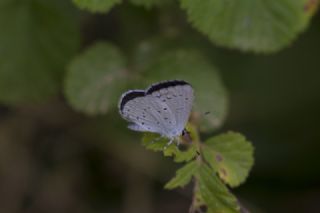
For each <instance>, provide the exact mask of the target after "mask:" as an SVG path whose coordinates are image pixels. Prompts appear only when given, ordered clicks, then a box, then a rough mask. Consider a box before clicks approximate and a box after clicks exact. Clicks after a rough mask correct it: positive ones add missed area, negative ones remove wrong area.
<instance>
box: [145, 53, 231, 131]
mask: <svg viewBox="0 0 320 213" xmlns="http://www.w3.org/2000/svg"><path fill="white" fill-rule="evenodd" d="M144 77H145V79H146V82H147V83H149V84H151V83H154V82H157V81H161V80H169V79H182V80H186V81H188V82H189V83H190V84H191V85H192V86H193V88H194V91H195V101H194V107H193V111H194V115H195V117H196V118H197V120H199V121H200V122H199V127H200V130H202V131H208V130H212V129H215V128H217V127H220V126H221V125H222V123H223V121H224V119H225V117H226V113H227V94H226V90H225V88H224V86H223V84H222V82H221V79H220V76H219V74H218V72H217V69H216V68H215V67H214V66H213V65H212V64H211V63H209V62H208V60H206V58H205V57H204V56H203V55H202V54H200V53H199V52H197V51H193V50H175V51H170V52H167V53H165V54H163V55H161V56H159V57H158V58H157V60H155V61H154V63H152V64H151V65H150V66H149V68H147V71H146V72H145V73H144Z"/></svg>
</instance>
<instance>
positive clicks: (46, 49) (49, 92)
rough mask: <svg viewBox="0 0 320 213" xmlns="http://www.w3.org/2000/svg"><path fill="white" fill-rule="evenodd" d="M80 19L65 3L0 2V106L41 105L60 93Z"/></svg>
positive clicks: (52, 0) (46, 0) (49, 0)
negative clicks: (40, 102)
mask: <svg viewBox="0 0 320 213" xmlns="http://www.w3.org/2000/svg"><path fill="white" fill-rule="evenodd" d="M76 20H77V18H76V15H75V11H74V10H73V9H72V8H71V5H69V4H68V3H66V1H63V0H59V1H56V0H32V1H13V0H4V1H1V3H0V28H1V29H3V30H2V33H1V35H0V54H1V57H0V101H1V102H2V103H6V104H11V105H13V104H19V103H26V102H27V103H31V102H39V101H41V100H45V99H48V98H49V97H51V96H53V95H55V94H57V93H58V91H59V90H60V86H61V85H60V81H61V79H62V76H63V70H64V66H65V65H66V64H67V63H68V62H69V60H70V58H71V57H72V56H73V55H74V54H75V51H76V49H77V47H78V44H79V31H78V29H77V25H78V24H77V22H76Z"/></svg>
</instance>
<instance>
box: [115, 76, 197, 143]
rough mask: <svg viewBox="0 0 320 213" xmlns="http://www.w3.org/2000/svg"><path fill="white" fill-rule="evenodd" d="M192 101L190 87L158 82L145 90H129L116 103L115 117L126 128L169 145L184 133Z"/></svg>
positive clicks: (179, 83)
mask: <svg viewBox="0 0 320 213" xmlns="http://www.w3.org/2000/svg"><path fill="white" fill-rule="evenodd" d="M193 100H194V91H193V88H192V86H191V85H190V84H189V83H188V82H186V81H183V80H170V81H162V82H158V83H155V84H152V85H151V86H149V87H148V88H147V89H146V90H129V91H127V92H125V93H124V94H123V95H122V96H121V98H120V101H119V113H120V115H121V116H122V117H123V118H124V119H125V120H127V121H129V123H130V124H129V125H128V128H129V129H132V130H135V131H141V132H152V133H158V134H160V135H161V136H162V137H165V138H168V139H169V140H170V141H169V143H168V144H171V143H172V142H173V141H174V140H175V139H176V138H178V137H179V136H180V135H184V134H185V133H186V130H185V126H186V124H187V122H188V120H189V116H190V113H191V110H192V104H193Z"/></svg>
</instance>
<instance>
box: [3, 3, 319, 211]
mask: <svg viewBox="0 0 320 213" xmlns="http://www.w3.org/2000/svg"><path fill="white" fill-rule="evenodd" d="M173 11H174V10H173ZM174 12H175V11H174ZM181 13H182V12H181ZM174 14H175V13H174ZM175 16H177V17H178V18H177V19H175V21H174V22H173V21H172V20H173V18H172V15H171V16H170V15H167V14H166V13H161V12H159V11H157V10H149V11H146V10H144V9H142V8H139V7H133V6H128V5H127V6H123V5H121V6H118V7H116V8H115V9H113V10H112V11H111V13H109V14H107V15H91V14H88V13H83V14H81V19H80V24H81V29H82V34H81V35H82V49H84V48H86V47H87V46H89V45H90V44H92V43H93V42H94V41H95V40H98V39H100V40H101V39H103V40H108V41H112V42H114V43H116V44H117V45H119V46H121V47H122V49H123V50H128V52H129V50H130V48H132V46H133V45H134V44H135V43H136V42H138V41H141V40H143V39H146V38H149V37H152V36H155V35H157V33H158V32H159V31H162V30H163V29H167V26H168V25H170V27H171V28H173V29H174V27H177V26H178V27H179V29H183V30H184V32H186V34H188V35H192V36H194V38H195V40H194V41H195V43H197V42H198V41H199V40H200V41H201V42H200V43H204V44H208V45H207V49H209V51H207V52H208V54H207V55H208V57H209V58H210V59H212V61H213V62H214V63H215V65H216V66H217V67H218V68H219V69H220V74H221V76H222V79H223V81H224V83H225V85H226V88H227V90H228V93H229V96H230V110H229V114H228V117H227V119H226V123H225V124H224V126H223V127H222V129H219V130H217V131H216V132H212V133H210V134H209V135H214V134H217V133H219V132H223V131H225V130H234V131H239V132H241V133H243V134H244V135H246V137H247V138H248V139H249V140H250V141H251V142H252V143H253V145H254V147H255V165H254V167H253V169H252V172H251V173H250V176H249V178H248V179H247V181H246V182H245V183H244V184H243V185H241V186H240V187H239V188H237V189H234V190H233V192H234V193H235V194H236V195H237V196H238V197H239V198H240V200H241V201H242V203H243V205H244V206H246V208H248V209H249V210H251V211H252V212H320V181H319V180H320V165H319V163H320V156H319V149H320V113H319V109H320V70H319V69H320V54H319V50H320V39H319V38H320V17H319V15H317V16H315V17H314V18H313V20H312V23H311V24H310V27H309V28H308V29H307V30H306V32H304V33H302V34H301V35H300V36H299V37H298V39H297V40H296V41H295V42H294V43H293V44H292V45H291V46H290V47H287V48H285V49H284V50H282V51H280V52H278V53H275V54H271V55H255V54H250V53H242V52H240V51H237V50H229V49H226V48H220V47H216V46H215V45H214V44H211V43H209V42H208V41H207V40H206V38H205V36H203V35H200V34H199V33H197V32H196V31H195V30H193V29H191V27H190V26H189V25H188V24H187V23H186V22H185V17H184V14H180V13H179V12H177V14H175ZM159 17H161V18H159ZM155 23H156V24H155ZM171 28H170V29H171ZM190 41H193V40H192V39H191V37H190ZM208 92H210V91H208ZM125 125H126V123H125V122H124V121H123V120H121V119H120V117H119V115H118V113H117V111H116V110H114V111H112V112H110V113H108V114H107V115H105V116H93V117H90V116H86V115H83V114H81V113H76V112H75V111H74V110H73V109H71V108H70V106H69V105H68V104H67V103H66V101H65V99H64V97H63V95H60V96H57V97H52V98H51V99H50V100H48V101H46V102H43V103H38V104H21V105H18V106H6V105H0V169H1V170H0V212H124V213H135V212H137V213H138V212H139V213H141V212H187V210H188V208H189V205H190V203H191V195H192V191H191V187H190V186H189V187H186V188H185V189H181V190H174V191H167V190H164V189H163V185H164V184H165V182H166V181H168V180H169V179H170V178H171V177H172V176H173V175H174V172H175V169H176V168H178V167H179V165H175V164H174V163H172V162H171V160H170V159H164V158H163V157H162V156H161V155H160V154H158V153H153V152H150V151H146V150H145V149H144V148H143V147H142V146H141V145H140V144H139V138H140V136H141V134H140V133H135V132H131V131H130V130H127V129H125ZM206 136H208V135H205V136H203V137H206Z"/></svg>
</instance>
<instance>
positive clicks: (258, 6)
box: [180, 0, 313, 53]
mask: <svg viewBox="0 0 320 213" xmlns="http://www.w3.org/2000/svg"><path fill="white" fill-rule="evenodd" d="M180 1H181V7H182V8H183V9H185V10H186V11H187V15H188V18H189V20H190V22H191V23H192V24H193V25H194V26H195V27H196V28H197V29H198V30H200V31H201V32H202V33H204V34H206V35H208V37H209V38H210V39H211V40H212V41H213V42H214V43H216V44H219V45H223V46H227V47H232V48H239V49H241V50H244V51H254V52H266V53H267V52H274V51H277V50H280V49H281V48H283V47H285V46H287V45H288V44H290V43H291V42H292V41H293V40H294V39H295V38H296V37H297V34H298V33H300V32H301V31H302V30H303V29H304V28H305V27H306V26H307V24H308V22H309V19H310V17H311V15H310V14H311V13H313V12H312V11H309V10H306V4H307V3H308V2H309V1H310V0H280V1H279V0H262V1H257V0H243V1H238V0H228V1H226V0H202V1H201V3H199V2H198V1H194V0H180Z"/></svg>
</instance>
